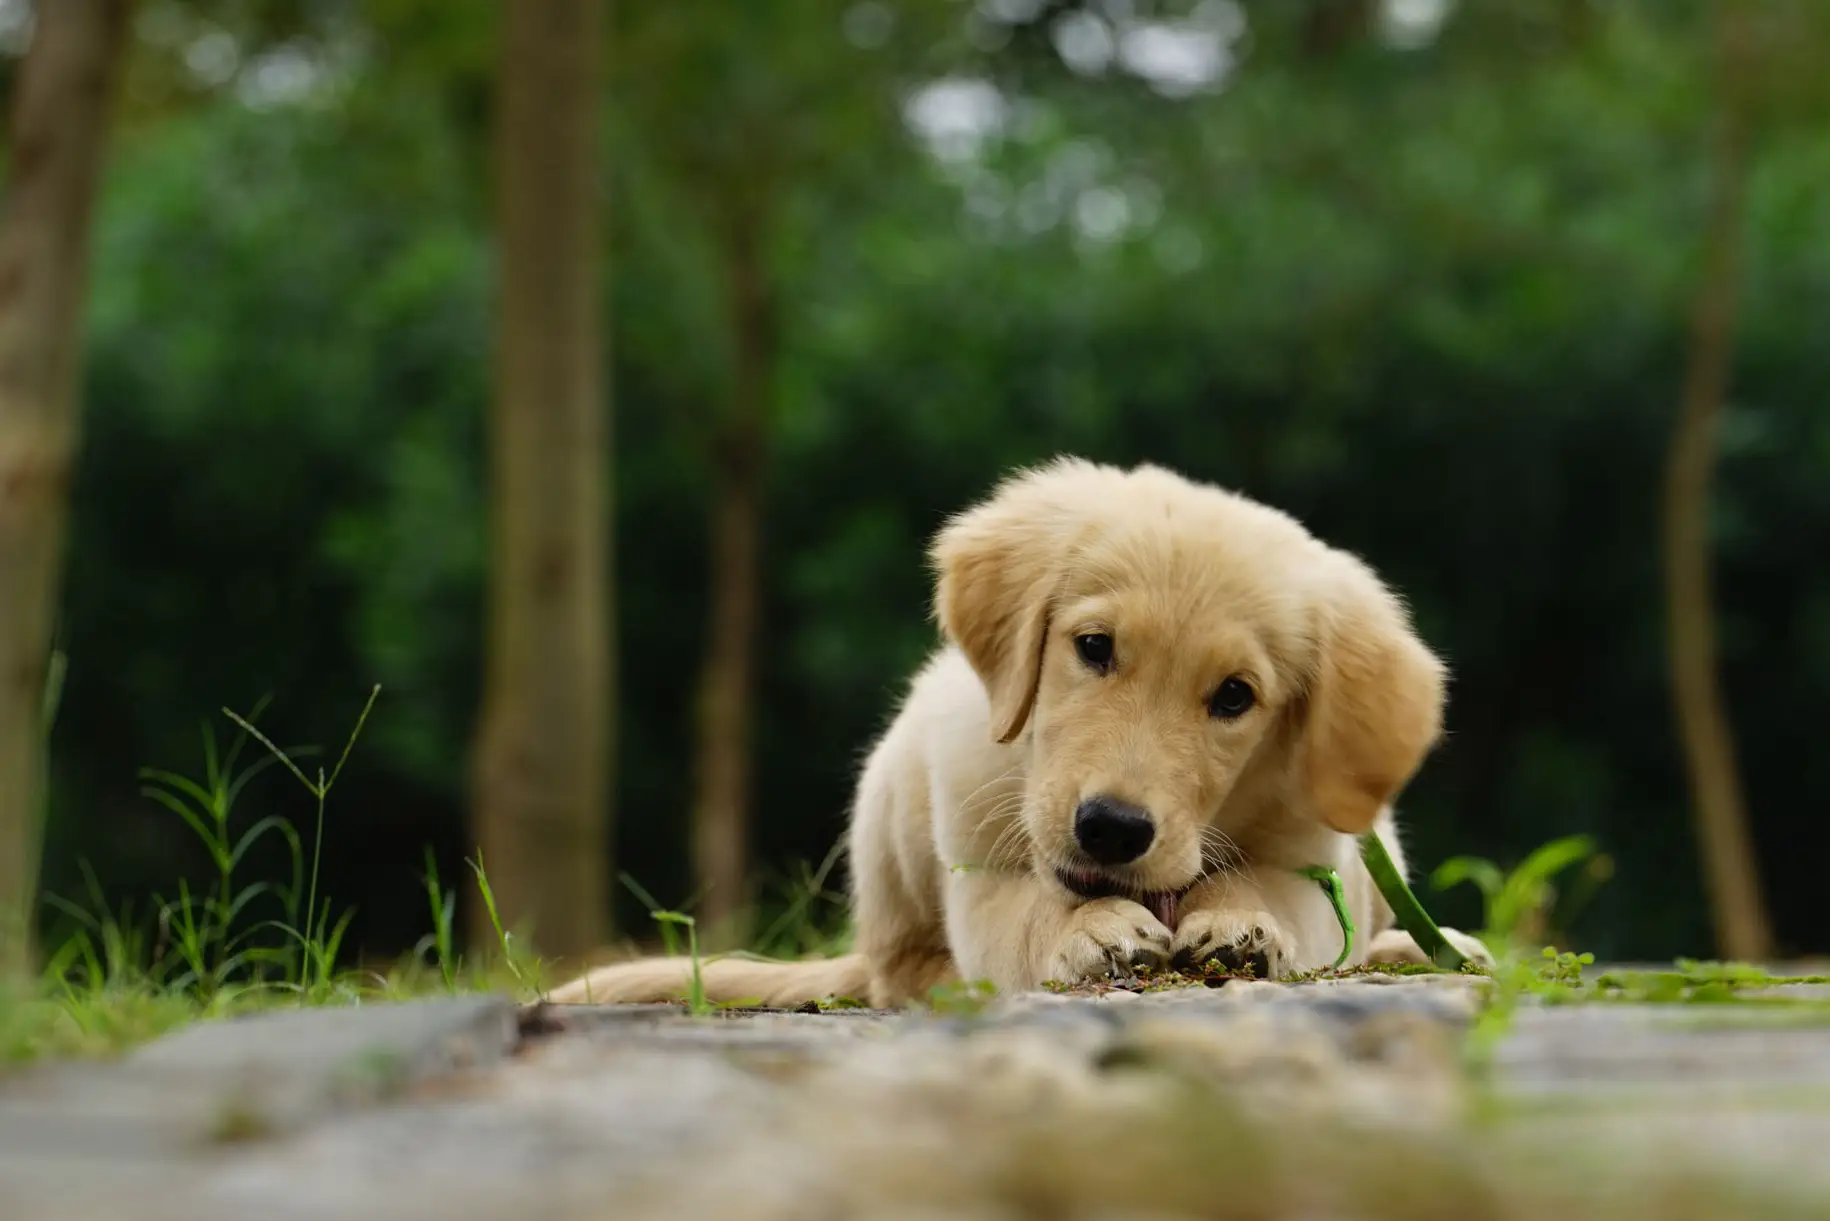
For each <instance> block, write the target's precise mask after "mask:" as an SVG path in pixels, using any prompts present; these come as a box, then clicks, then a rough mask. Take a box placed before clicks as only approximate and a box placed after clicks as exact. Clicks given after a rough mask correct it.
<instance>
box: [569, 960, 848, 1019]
mask: <svg viewBox="0 0 1830 1221" xmlns="http://www.w3.org/2000/svg"><path fill="white" fill-rule="evenodd" d="M699 978H700V982H701V985H702V986H703V987H704V989H705V999H706V1000H708V1001H712V1002H714V1003H724V1004H729V1003H732V1002H739V1003H744V1004H752V1005H765V1006H769V1007H771V1008H778V1009H786V1008H793V1007H794V1006H796V1005H804V1004H806V1003H807V1002H808V1001H819V1000H825V999H826V998H827V997H833V996H838V997H851V998H854V999H857V1000H863V999H865V997H866V994H867V993H868V992H869V990H870V970H869V968H868V967H867V966H866V965H865V962H864V955H862V954H846V955H843V956H841V957H839V958H818V959H812V960H810V961H807V962H772V961H769V960H767V959H757V958H711V959H702V960H700V963H699ZM692 986H693V962H692V959H690V958H640V959H637V960H635V961H634V962H618V963H611V964H610V965H609V966H604V967H598V968H597V969H596V970H594V971H591V972H588V973H587V974H584V975H581V976H579V977H578V978H577V979H574V980H572V981H571V982H569V983H567V984H564V985H562V986H560V987H558V988H555V989H553V991H552V992H551V993H549V994H548V996H547V1000H549V1001H551V1002H553V1003H554V1004H558V1005H583V1004H592V1005H613V1004H633V1003H642V1002H648V1003H652V1002H656V1001H677V1000H685V999H686V998H687V997H688V996H689V995H690V994H691V990H692Z"/></svg>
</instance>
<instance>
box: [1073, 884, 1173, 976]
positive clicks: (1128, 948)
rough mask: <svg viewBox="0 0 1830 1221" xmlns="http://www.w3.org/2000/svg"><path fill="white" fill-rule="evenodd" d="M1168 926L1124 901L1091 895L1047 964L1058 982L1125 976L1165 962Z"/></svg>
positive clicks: (1075, 914) (1075, 911)
mask: <svg viewBox="0 0 1830 1221" xmlns="http://www.w3.org/2000/svg"><path fill="white" fill-rule="evenodd" d="M1169 939H1170V933H1169V930H1168V929H1167V928H1166V927H1164V925H1163V923H1162V921H1160V920H1158V919H1157V918H1156V917H1155V916H1153V915H1151V914H1150V912H1149V911H1148V910H1146V909H1145V908H1144V907H1142V906H1141V905H1139V904H1136V903H1133V902H1131V901H1130V900H1128V899H1095V900H1093V901H1092V902H1090V903H1083V904H1082V905H1081V906H1079V907H1077V908H1075V909H1074V915H1073V923H1072V926H1071V927H1070V928H1069V929H1068V931H1067V933H1066V934H1065V935H1064V936H1063V937H1062V939H1061V942H1060V945H1059V947H1058V948H1057V950H1056V951H1055V954H1054V955H1053V957H1052V960H1051V961H1050V963H1049V969H1048V972H1047V978H1049V979H1053V980H1056V981H1059V982H1062V983H1073V982H1076V981H1079V980H1085V979H1124V978H1128V977H1130V976H1132V975H1135V974H1136V973H1137V971H1138V969H1139V968H1141V967H1152V968H1154V967H1161V966H1162V965H1163V964H1164V963H1166V962H1168V961H1169Z"/></svg>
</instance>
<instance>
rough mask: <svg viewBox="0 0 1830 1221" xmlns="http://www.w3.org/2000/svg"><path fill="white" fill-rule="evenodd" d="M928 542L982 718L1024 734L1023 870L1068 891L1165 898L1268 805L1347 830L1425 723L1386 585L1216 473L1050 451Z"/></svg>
mask: <svg viewBox="0 0 1830 1221" xmlns="http://www.w3.org/2000/svg"><path fill="white" fill-rule="evenodd" d="M932 554H933V560H934V564H935V567H936V570H937V573H938V584H937V588H936V598H935V601H936V612H937V614H938V617H939V619H940V623H941V626H942V629H943V631H944V632H945V633H946V635H947V637H948V638H949V639H950V640H951V641H952V642H953V643H954V644H956V645H957V646H958V647H959V649H960V650H961V651H962V652H963V653H964V654H965V656H966V658H967V660H968V661H969V662H970V663H971V665H972V667H973V669H974V670H975V671H976V672H977V674H978V676H979V679H980V681H981V682H982V683H983V684H984V687H985V692H986V695H987V697H988V699H989V703H990V713H991V731H992V733H993V735H994V736H995V737H996V738H997V739H998V741H1000V742H1006V743H1009V742H1019V743H1021V744H1022V746H1023V748H1024V749H1026V750H1027V751H1028V752H1029V755H1030V757H1029V760H1028V772H1029V784H1028V786H1027V794H1026V802H1025V808H1024V812H1023V818H1024V820H1025V824H1026V827H1027V829H1028V831H1029V834H1030V838H1031V841H1032V843H1033V844H1034V845H1035V851H1036V864H1037V867H1038V868H1039V869H1041V870H1044V871H1046V872H1049V873H1052V874H1054V875H1055V876H1056V877H1057V878H1058V879H1059V880H1060V881H1061V882H1062V884H1063V885H1066V886H1067V887H1068V888H1069V889H1070V890H1073V891H1075V892H1076V893H1078V894H1081V895H1082V896H1086V897H1093V896H1096V895H1100V894H1131V895H1134V896H1140V897H1148V896H1161V895H1165V894H1167V895H1174V894H1177V893H1179V892H1181V891H1183V890H1185V889H1186V888H1187V887H1188V886H1190V885H1192V884H1193V883H1194V882H1195V881H1196V880H1198V879H1199V878H1200V877H1201V876H1202V875H1203V874H1204V873H1206V872H1208V871H1210V870H1212V869H1214V868H1216V867H1218V866H1219V865H1221V864H1222V863H1224V862H1226V861H1227V860H1228V858H1229V857H1230V856H1231V855H1232V853H1233V851H1234V850H1235V848H1236V842H1237V841H1238V839H1240V838H1241V837H1242V836H1245V835H1248V834H1249V833H1251V832H1252V830H1253V829H1254V828H1255V827H1259V826H1262V825H1263V823H1264V821H1265V820H1266V819H1284V820H1289V819H1295V820H1298V821H1299V822H1300V821H1310V822H1314V823H1318V824H1322V825H1325V826H1327V827H1329V828H1332V829H1333V830H1336V831H1340V832H1348V833H1357V832H1360V831H1364V830H1365V829H1366V828H1367V827H1369V826H1370V825H1371V824H1372V822H1373V820H1374V819H1375V818H1376V817H1377V816H1378V814H1379V812H1380V811H1381V810H1382V809H1383V808H1384V807H1385V805H1386V804H1387V803H1388V802H1390V801H1391V800H1392V798H1393V797H1394V796H1395V795H1396V794H1397V792H1398V791H1399V790H1400V789H1401V788H1402V787H1403V786H1404V785H1405V784H1406V783H1407V782H1408V781H1409V780H1410V778H1411V776H1412V775H1413V774H1414V773H1415V772H1416V770H1417V768H1418V767H1419V765H1420V764H1421V763H1422V761H1423V758H1424V756H1425V754H1426V753H1427V752H1428V751H1429V750H1430V748H1431V747H1432V746H1433V745H1434V743H1435V741H1436V739H1437V737H1438V734H1439V732H1440V730H1441V723H1442V709H1443V699H1444V679H1445V675H1444V669H1443V666H1442V664H1441V663H1440V662H1439V661H1438V660H1437V659H1436V658H1435V657H1434V656H1433V655H1432V654H1431V652H1430V651H1429V650H1428V649H1427V648H1426V647H1425V646H1424V645H1423V643H1422V642H1421V641H1420V640H1418V638H1417V637H1416V635H1415V634H1414V632H1413V631H1412V629H1411V626H1410V623H1409V618H1408V616H1407V614H1406V613H1405V611H1404V608H1403V606H1402V604H1401V603H1400V602H1399V601H1398V599H1397V598H1396V597H1395V596H1394V595H1393V594H1392V593H1391V592H1390V591H1389V590H1387V589H1386V588H1385V586H1384V585H1382V584H1381V583H1380V582H1379V580H1378V579H1377V578H1376V577H1375V576H1374V575H1373V574H1372V572H1371V571H1370V570H1369V569H1367V568H1366V567H1365V565H1363V564H1361V563H1360V562H1359V561H1358V560H1356V559H1354V558H1353V557H1351V556H1349V555H1346V554H1345V553H1342V552H1339V551H1336V550H1334V549H1332V548H1329V547H1327V546H1325V545H1323V544H1322V543H1321V542H1319V541H1318V540H1316V539H1315V538H1314V537H1313V536H1312V535H1310V534H1309V533H1308V532H1307V531H1306V530H1305V529H1303V527H1302V526H1301V525H1300V524H1298V523H1297V522H1296V521H1295V520H1294V519H1293V518H1291V517H1289V516H1287V515H1286V514H1283V513H1280V512H1278V511H1276V510H1274V509H1270V508H1267V507H1265V506H1263V505H1260V504H1257V503H1255V502H1253V501H1250V500H1247V499H1245V498H1243V497H1240V496H1236V495H1233V494H1231V493H1228V492H1224V491H1221V490H1219V489H1217V488H1213V487H1209V486H1204V485H1200V484H1195V483H1191V482H1188V481H1186V480H1183V479H1181V478H1179V477H1178V476H1175V475H1173V474H1171V473H1169V472H1167V471H1164V470H1161V469H1158V468H1154V467H1139V468H1137V469H1135V470H1131V471H1122V470H1119V469H1116V468H1113V467H1106V466H1099V465H1095V464H1092V463H1087V462H1082V461H1079V460H1075V459H1063V460H1059V461H1057V462H1055V463H1052V464H1050V465H1048V466H1045V467H1042V468H1039V469H1036V470H1032V471H1029V472H1025V473H1023V474H1019V475H1017V476H1016V477H1014V478H1012V479H1010V480H1008V481H1007V482H1005V483H1004V484H1003V485H1001V486H1000V487H999V488H998V489H997V490H996V491H995V492H994V493H993V494H992V496H991V497H990V498H989V499H988V500H986V501H985V502H984V503H982V504H980V505H978V506H977V507H975V508H972V509H970V510H968V511H966V512H964V513H962V514H960V515H958V516H957V517H955V518H953V519H952V520H951V521H949V522H948V523H947V524H946V526H945V527H943V529H942V530H941V532H940V533H939V535H938V536H937V538H936V539H935V543H934V546H933V553H932ZM1172 906H1173V905H1172Z"/></svg>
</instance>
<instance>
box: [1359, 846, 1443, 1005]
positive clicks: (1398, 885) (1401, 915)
mask: <svg viewBox="0 0 1830 1221" xmlns="http://www.w3.org/2000/svg"><path fill="white" fill-rule="evenodd" d="M1360 859H1361V860H1362V861H1364V862H1365V863H1366V870H1367V872H1368V873H1370V874H1372V879H1373V884H1374V885H1376V886H1378V888H1379V893H1380V894H1382V895H1384V896H1385V901H1386V902H1387V903H1388V904H1390V905H1391V909H1392V914H1393V915H1394V916H1396V917H1397V919H1398V926H1399V927H1400V928H1402V929H1403V930H1404V931H1405V932H1407V933H1409V934H1410V935H1411V939H1412V940H1413V941H1415V942H1416V943H1417V947H1418V948H1419V949H1421V950H1422V951H1423V952H1424V954H1425V955H1426V956H1427V957H1428V958H1429V960H1430V961H1431V962H1432V963H1434V964H1435V965H1436V966H1438V967H1441V968H1442V969H1443V970H1445V971H1459V970H1461V969H1462V967H1464V966H1466V965H1467V962H1468V959H1467V958H1466V957H1465V956H1464V955H1463V954H1462V952H1461V951H1460V950H1458V949H1456V948H1455V947H1454V946H1452V945H1450V944H1449V939H1448V938H1447V937H1444V936H1443V935H1442V930H1441V929H1439V928H1437V927H1436V922H1435V921H1434V920H1432V919H1430V913H1429V912H1427V911H1425V910H1424V909H1423V904H1421V903H1419V902H1418V901H1417V896H1416V895H1414V894H1412V893H1411V888H1410V887H1409V886H1407V885H1405V883H1404V876H1403V875H1402V874H1400V873H1399V872H1398V866H1397V865H1395V864H1393V863H1392V858H1391V853H1389V852H1387V851H1386V850H1385V841H1384V840H1382V839H1380V838H1379V833H1378V832H1376V831H1368V832H1367V833H1366V834H1365V835H1362V836H1361V837H1360Z"/></svg>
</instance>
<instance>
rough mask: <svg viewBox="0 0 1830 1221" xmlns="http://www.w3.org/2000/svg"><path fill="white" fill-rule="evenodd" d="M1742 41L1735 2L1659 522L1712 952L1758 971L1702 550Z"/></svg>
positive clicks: (1718, 407)
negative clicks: (1711, 920)
mask: <svg viewBox="0 0 1830 1221" xmlns="http://www.w3.org/2000/svg"><path fill="white" fill-rule="evenodd" d="M1746 37H1747V35H1746V31H1745V28H1744V26H1743V18H1742V17H1741V16H1740V15H1739V14H1738V13H1737V12H1736V11H1735V7H1734V5H1733V3H1732V0H1731V2H1730V3H1725V4H1723V5H1720V6H1719V9H1718V14H1717V21H1716V39H1717V46H1716V48H1715V50H1716V59H1717V67H1718V83H1719V86H1720V102H1719V104H1718V109H1717V113H1716V115H1715V131H1714V133H1713V135H1712V137H1711V143H1710V149H1709V176H1710V184H1709V192H1710V194H1709V206H1708V213H1707V216H1706V217H1705V219H1704V226H1703V234H1702V242H1703V247H1702V267H1701V272H1700V275H1699V277H1698V281H1697V286H1696V295H1695V297H1694V299H1693V300H1692V304H1691V316H1690V357H1689V365H1688V368H1687V369H1686V370H1685V374H1684V385H1683V393H1682V398H1681V402H1680V406H1679V410H1678V419H1677V426H1676V430H1675V433H1674V435H1673V438H1672V444H1671V450H1670V455H1669V458H1668V460H1667V464H1666V469H1665V504H1664V516H1665V581H1666V600H1667V610H1668V613H1669V620H1670V623H1669V640H1668V643H1669V647H1670V653H1671V657H1670V664H1671V679H1672V693H1673V697H1674V700H1675V703H1676V712H1677V722H1678V730H1679V734H1680V736H1681V738H1682V741H1683V746H1684V754H1685V760H1686V764H1687V766H1688V769H1689V774H1690V789H1691V800H1692V804H1693V806H1694V809H1695V817H1696V829H1697V836H1698V845H1699V847H1700V849H1701V851H1702V856H1703V872H1704V878H1705V881H1706V889H1707V892H1708V895H1709V902H1710V908H1711V911H1712V913H1713V916H1714V921H1715V928H1716V940H1717V944H1718V950H1719V952H1720V953H1721V954H1723V955H1724V956H1726V957H1729V958H1737V959H1755V960H1758V959H1764V958H1767V957H1769V956H1770V954H1771V952H1772V933H1771V930H1770V926H1769V924H1768V920H1767V914H1766V903H1765V899H1764V897H1763V896H1762V894H1761V887H1760V877H1759V870H1758V867H1757V864H1756V861H1755V857H1754V848H1753V836H1752V834H1751V831H1750V828H1749V826H1748V818H1747V809H1746V804H1745V801H1744V798H1743V795H1742V789H1741V777H1740V770H1739V766H1738V764H1737V763H1736V759H1735V744H1734V735H1733V732H1732V730H1731V728H1730V726H1729V722H1728V715H1727V711H1726V709H1725V706H1724V701H1723V698H1722V689H1721V683H1720V678H1719V676H1718V674H1717V661H1716V608H1715V592H1714V588H1713V582H1712V578H1711V575H1710V542H1709V509H1710V484H1711V481H1712V479H1713V477H1714V473H1715V463H1716V449H1717V431H1718V425H1719V422H1720V419H1721V415H1722V407H1723V400H1724V398H1725V396H1726V394H1727V390H1728V379H1729V372H1730V368H1731V367H1732V364H1733V360H1734V343H1735V324H1736V317H1737V314H1738V311H1739V305H1740V282H1741V263H1742V248H1743V242H1744V238H1743V230H1744V223H1743V222H1744V209H1745V195H1746V192H1747V179H1748V168H1749V153H1748V139H1749V133H1748V114H1747V106H1746V97H1745V93H1746V88H1747V81H1748V72H1749V71H1750V67H1749V65H1748V64H1747V63H1746V62H1745V61H1746V57H1747V47H1746Z"/></svg>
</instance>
